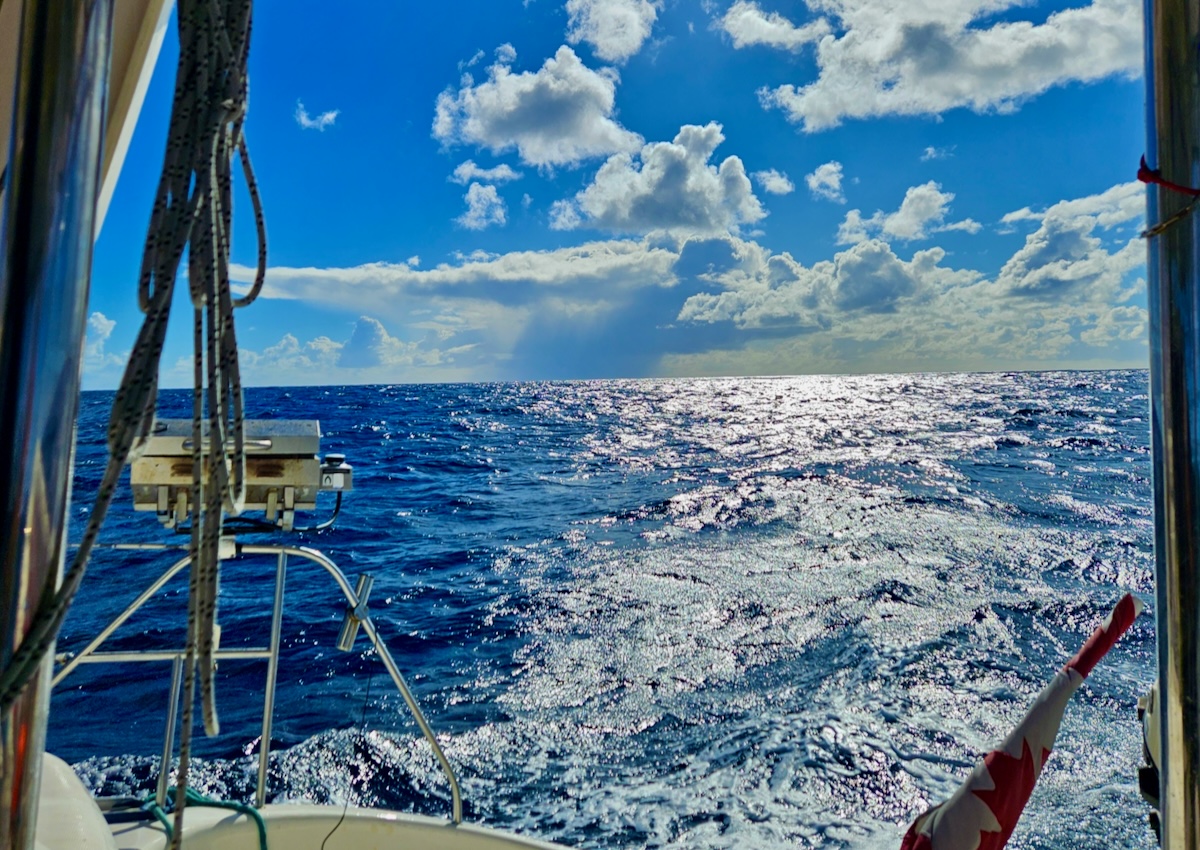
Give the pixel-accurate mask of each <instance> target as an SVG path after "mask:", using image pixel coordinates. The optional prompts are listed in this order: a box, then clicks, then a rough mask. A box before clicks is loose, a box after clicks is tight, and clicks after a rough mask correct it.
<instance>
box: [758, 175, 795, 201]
mask: <svg viewBox="0 0 1200 850" xmlns="http://www.w3.org/2000/svg"><path fill="white" fill-rule="evenodd" d="M750 176H751V177H753V178H754V180H755V182H756V183H758V185H759V186H761V187H762V190H763V191H764V192H769V193H770V194H772V195H789V194H791V193H792V192H795V191H796V184H795V183H793V182H792V181H791V180H790V179H788V176H787V175H786V174H784V173H783V172H782V171H776V170H775V169H774V168H768V169H767V170H766V171H756V172H754V173H753V174H752V175H750Z"/></svg>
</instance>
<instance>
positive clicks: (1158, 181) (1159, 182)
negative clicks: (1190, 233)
mask: <svg viewBox="0 0 1200 850" xmlns="http://www.w3.org/2000/svg"><path fill="white" fill-rule="evenodd" d="M1137 179H1138V180H1141V181H1142V182H1143V183H1149V184H1151V185H1154V186H1162V187H1163V188H1164V189H1170V190H1171V191H1172V192H1178V193H1179V194H1181V195H1191V196H1192V197H1193V198H1197V197H1200V189H1193V188H1192V187H1191V186H1182V185H1180V184H1179V183H1172V182H1171V181H1170V180H1165V179H1164V178H1163V176H1162V172H1161V171H1159V170H1158V169H1157V168H1155V169H1151V168H1150V166H1148V165H1146V157H1145V156H1143V157H1142V162H1141V164H1140V165H1139V166H1138V173H1137ZM1083 675H1085V676H1086V675H1087V673H1084V674H1083Z"/></svg>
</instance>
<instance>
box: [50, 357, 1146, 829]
mask: <svg viewBox="0 0 1200 850" xmlns="http://www.w3.org/2000/svg"><path fill="white" fill-rule="evenodd" d="M1147 381H1148V378H1147V373H1146V372H1144V371H1113V372H1053V373H1013V374H945V375H886V376H881V375H877V376H858V377H799V378H774V379H743V378H739V379H705V380H642V381H590V382H578V383H575V382H554V383H536V382H534V383H510V384H463V385H441V386H371V387H341V388H324V387H321V388H291V389H254V390H249V391H248V394H247V402H248V403H247V408H248V415H249V416H251V417H253V418H288V419H304V418H318V419H320V420H321V425H322V431H323V434H324V439H323V443H322V447H323V450H324V451H341V452H345V454H346V455H347V461H348V462H349V463H350V464H352V465H353V466H354V475H355V490H354V492H353V493H351V494H349V495H348V496H347V498H346V500H345V505H344V508H343V512H342V515H341V517H340V518H339V520H338V522H337V524H336V526H335V527H334V528H332V529H329V530H327V531H323V532H319V533H309V534H298V535H295V534H294V535H287V536H284V535H278V536H277V537H278V539H281V540H283V541H284V542H288V543H293V544H294V543H301V542H302V543H304V544H305V545H310V546H314V547H316V548H318V549H321V550H322V551H324V552H325V553H327V554H328V555H329V556H330V557H331V558H332V559H333V560H334V561H336V562H337V563H338V564H339V565H340V566H341V567H342V569H343V570H344V571H345V572H346V573H347V574H349V575H350V576H351V579H352V580H353V577H354V575H356V574H358V573H362V572H369V573H371V574H373V575H374V576H375V588H374V592H373V594H372V597H371V611H372V615H373V617H374V618H375V620H376V623H377V625H378V628H379V631H380V633H381V634H382V636H383V637H384V639H385V640H386V641H387V643H388V646H389V647H390V648H391V650H392V652H393V654H394V655H395V657H396V660H397V662H398V663H399V665H400V667H401V668H402V669H403V670H404V671H405V673H406V675H407V676H408V678H409V682H410V684H411V685H412V686H413V688H414V690H415V691H416V693H417V694H418V697H419V699H420V700H421V702H422V704H423V705H424V707H425V710H426V713H427V715H428V717H429V718H430V721H431V722H432V723H433V725H434V726H435V728H436V729H437V730H438V731H439V734H440V736H441V741H442V744H443V746H444V748H445V750H446V753H447V755H448V757H449V758H450V760H451V762H452V763H453V764H454V765H455V767H456V768H457V770H458V771H459V775H460V778H461V781H462V784H463V793H464V797H465V799H466V812H467V817H468V818H469V819H471V820H476V821H481V822H483V823H487V824H492V825H497V826H501V827H503V828H506V829H510V830H514V831H517V832H520V833H524V834H530V835H535V836H538V837H542V838H546V839H549V840H555V841H561V842H563V843H565V844H569V845H573V846H576V847H580V848H601V847H606V848H607V847H617V848H621V847H627V848H634V847H679V848H684V847H686V848H727V847H728V848H734V847H737V848H783V847H823V848H895V847H898V846H899V837H900V835H901V834H902V832H903V830H904V828H905V827H906V826H907V823H908V821H909V820H911V818H912V817H913V816H914V815H915V814H917V813H918V812H919V811H921V810H922V809H923V808H924V807H925V806H926V805H928V804H930V803H932V802H936V801H938V800H940V799H943V798H945V797H946V796H948V795H949V794H950V793H951V792H952V791H953V790H954V788H955V787H956V786H957V784H958V783H959V781H961V779H962V778H963V776H964V775H965V774H966V772H967V771H968V770H969V769H970V766H971V765H972V764H973V762H974V760H975V759H976V758H977V757H978V756H979V755H980V754H981V753H982V752H984V751H986V750H989V749H991V748H993V747H994V746H996V745H997V744H998V742H999V741H1000V740H1001V739H1002V738H1003V737H1004V735H1005V734H1007V732H1008V731H1009V729H1010V728H1011V726H1012V725H1014V724H1015V723H1016V721H1017V720H1018V719H1019V718H1020V717H1021V716H1022V715H1023V714H1024V712H1025V710H1026V709H1027V707H1028V705H1029V703H1030V702H1031V700H1032V699H1033V697H1034V696H1035V695H1036V693H1037V692H1038V691H1039V690H1040V689H1041V687H1042V686H1043V685H1044V684H1045V682H1046V681H1048V680H1049V678H1050V677H1051V676H1052V675H1053V673H1054V671H1055V670H1056V669H1057V668H1058V667H1059V666H1061V665H1062V663H1063V662H1065V661H1066V659H1067V658H1068V657H1070V655H1071V654H1073V653H1074V651H1075V650H1076V649H1077V648H1078V646H1079V644H1080V643H1082V641H1083V640H1084V639H1085V638H1086V636H1087V635H1088V634H1089V633H1090V631H1091V630H1092V629H1093V628H1094V626H1095V625H1096V624H1097V623H1098V621H1099V620H1101V619H1102V618H1103V617H1104V616H1105V614H1106V613H1107V610H1108V609H1109V607H1110V606H1111V605H1112V604H1113V603H1114V602H1115V601H1116V599H1117V598H1118V597H1119V595H1120V593H1121V592H1123V591H1127V590H1129V591H1133V592H1135V593H1138V594H1140V595H1141V596H1142V598H1143V599H1145V600H1146V601H1147V602H1151V601H1152V597H1153V559H1152V553H1151V547H1152V537H1153V523H1152V516H1151V492H1150V457H1149V447H1148V444H1149V435H1148V430H1149V417H1148V399H1147ZM110 404H111V394H108V393H87V394H85V395H84V401H83V413H82V418H81V423H80V429H79V435H80V436H79V449H78V460H77V475H76V480H75V489H74V493H75V501H74V504H75V508H74V512H75V524H74V526H73V528H72V532H73V535H74V536H75V538H77V537H78V535H79V533H80V529H81V527H82V521H83V519H84V518H85V516H86V511H87V505H88V503H89V502H90V498H91V496H92V494H93V493H94V492H95V488H96V486H97V483H98V480H99V475H100V471H101V469H102V466H103V462H104V449H103V433H104V427H105V423H106V421H107V416H108V409H109V405H110ZM161 408H162V411H161V412H162V415H166V416H188V415H189V411H190V400H189V396H188V394H187V393H182V392H166V393H164V394H163V399H162V403H161ZM118 499H119V502H120V504H119V505H118V506H117V508H115V509H114V515H113V517H112V518H111V520H110V522H109V524H108V526H107V532H106V534H105V538H106V539H107V540H108V541H110V542H117V541H164V540H165V541H167V542H172V543H174V542H178V540H177V539H172V537H171V535H169V534H167V533H164V532H162V531H160V530H159V529H158V526H157V523H156V522H155V520H154V519H153V516H152V515H150V514H135V513H134V512H133V511H132V509H131V507H130V498H129V495H128V491H127V490H126V491H124V492H123V493H122V495H120V496H119V497H118ZM330 506H331V504H330V505H326V504H323V505H322V510H321V511H319V512H318V514H316V515H314V516H313V519H318V518H320V517H321V516H323V515H324V512H325V511H327V510H328V508H329V507H330ZM253 539H254V540H255V541H256V542H268V541H272V540H273V539H274V538H272V537H271V536H256V537H255V538H253ZM174 557H175V556H173V555H170V554H165V553H161V552H158V553H155V552H148V553H146V552H138V553H130V552H116V551H112V550H106V551H102V552H100V553H99V554H98V555H97V557H96V558H95V560H94V563H93V566H92V568H91V571H90V573H89V575H88V577H87V579H86V580H85V583H84V588H83V591H82V594H81V597H82V598H81V600H80V601H79V602H77V603H76V606H75V609H74V610H73V611H72V613H71V615H70V618H69V619H68V621H67V623H66V626H65V628H64V631H63V636H62V638H61V640H60V643H59V650H60V651H65V650H78V649H80V648H81V647H82V646H83V645H84V644H85V643H86V642H87V640H88V639H89V637H90V636H91V635H92V634H93V633H94V632H95V631H97V630H98V629H99V628H100V627H102V626H103V625H104V623H106V622H107V621H108V620H109V619H110V618H111V617H113V616H114V615H115V614H116V613H118V612H119V611H120V610H121V609H122V608H123V607H124V606H125V604H127V603H128V602H129V601H131V600H132V599H133V597H134V596H136V595H137V593H138V592H139V591H140V589H141V588H142V587H144V586H145V585H147V584H149V582H150V581H151V580H152V579H153V578H154V577H155V576H156V575H157V574H158V573H159V572H161V571H162V570H163V569H165V568H166V566H168V565H169V563H170V562H171V560H173V558H174ZM274 569H275V565H274V561H273V559H269V558H268V559H253V560H245V561H240V562H234V563H228V564H226V565H225V567H224V571H223V579H222V591H221V593H222V595H221V623H222V627H223V631H222V646H223V647H225V648H232V647H238V646H252V645H265V643H266V640H267V626H268V623H269V614H270V604H271V593H272V582H273V577H274ZM342 608H343V605H342V603H341V599H340V594H339V593H338V591H337V589H336V587H335V586H334V585H333V584H332V583H331V581H330V580H328V579H327V578H326V577H325V575H324V573H323V572H322V571H321V570H320V569H319V568H317V567H315V566H312V565H308V564H306V563H304V562H300V561H293V562H292V563H291V567H290V572H289V577H288V597H287V602H286V605H285V620H284V629H283V652H282V661H281V669H280V681H279V696H278V702H277V705H276V710H275V729H274V733H273V736H272V747H273V748H274V750H273V752H272V755H271V776H270V785H269V795H268V796H269V798H270V799H273V800H275V801H301V800H311V801H316V802H330V801H332V802H337V803H342V802H345V801H350V802H352V803H355V804H363V805H376V806H387V807H391V808H397V809H401V810H410V811H418V812H423V813H428V814H435V815H443V814H445V813H447V811H448V800H449V793H448V791H447V789H446V787H445V785H444V783H443V781H442V778H441V774H440V773H439V771H438V769H437V766H436V763H435V762H434V760H433V757H432V755H431V753H430V751H429V748H428V746H427V745H426V744H425V743H424V742H422V741H420V740H419V735H418V733H417V732H416V730H415V727H414V725H413V724H412V723H411V721H410V719H409V718H408V716H407V713H406V711H405V708H404V705H403V702H402V700H401V699H400V697H399V695H398V694H397V693H396V692H395V691H394V689H393V688H392V686H391V683H390V681H389V680H388V679H387V676H386V674H385V673H384V672H383V668H382V666H381V665H380V664H379V663H378V661H377V660H376V659H375V658H373V657H372V655H371V653H370V652H369V651H368V649H367V642H366V640H365V638H362V637H360V638H359V643H358V644H357V646H356V647H355V651H354V652H352V653H348V654H344V653H339V652H337V651H336V649H335V648H334V646H333V644H334V640H335V638H336V635H337V630H338V627H339V625H340V622H341V617H342ZM185 616H186V578H184V577H180V578H179V579H177V580H176V581H174V582H173V583H172V584H170V585H168V589H167V590H166V591H165V592H164V593H163V595H162V596H161V598H159V599H157V600H155V601H154V602H153V603H151V604H150V605H148V606H147V608H146V609H144V610H143V612H142V613H140V614H139V615H138V616H136V617H135V618H134V619H133V620H131V621H130V622H129V623H128V624H126V626H124V627H123V628H122V629H121V630H120V631H119V632H118V633H117V635H116V636H115V637H114V638H113V639H112V641H110V644H109V646H108V647H107V648H112V649H121V648H126V649H128V648H140V647H151V646H155V647H169V646H178V645H180V644H181V642H182V634H183V629H184V621H185ZM1153 670H1154V635H1153V628H1152V618H1151V617H1150V616H1143V618H1142V619H1141V621H1139V623H1138V624H1137V625H1135V627H1134V628H1133V629H1132V630H1131V632H1130V633H1129V634H1128V635H1127V636H1126V638H1125V639H1124V640H1123V641H1122V643H1121V644H1120V645H1119V646H1118V647H1117V649H1115V650H1114V652H1113V653H1112V654H1111V655H1110V656H1109V658H1107V659H1106V660H1105V661H1104V662H1103V663H1102V664H1101V666H1100V667H1098V668H1097V670H1096V671H1095V672H1094V673H1093V674H1092V676H1091V677H1090V678H1089V679H1088V681H1087V682H1086V683H1085V685H1084V686H1083V688H1082V689H1081V690H1080V692H1079V693H1078V694H1077V695H1076V696H1075V698H1074V699H1073V701H1072V703H1071V704H1070V706H1069V708H1068V711H1067V715H1066V719H1065V721H1064V723H1063V728H1062V731H1061V732H1060V734H1059V738H1058V744H1057V747H1056V749H1055V752H1054V754H1053V756H1052V757H1051V759H1050V761H1049V763H1048V765H1047V767H1046V770H1045V772H1044V773H1043V775H1042V778H1041V781H1040V782H1039V784H1038V788H1037V789H1036V791H1035V793H1034V796H1033V799H1032V800H1031V802H1030V804H1029V807H1028V809H1027V810H1026V813H1025V816H1024V817H1023V818H1022V821H1021V824H1020V826H1019V827H1018V830H1017V833H1016V834H1015V835H1014V837H1013V839H1012V841H1011V842H1010V845H1009V846H1010V847H1016V848H1089V850H1090V848H1094V847H1101V846H1102V847H1109V848H1112V847H1131V848H1151V847H1153V846H1155V844H1154V840H1153V835H1152V833H1150V831H1149V829H1148V828H1147V826H1146V807H1145V805H1144V804H1143V803H1142V801H1141V799H1140V797H1139V795H1138V792H1137V786H1136V768H1137V765H1138V763H1139V761H1140V756H1141V743H1140V728H1139V726H1138V723H1137V720H1136V714H1135V702H1136V699H1137V696H1138V695H1139V694H1141V693H1142V692H1144V691H1145V690H1146V689H1147V688H1148V686H1149V683H1150V681H1151V679H1152V677H1153ZM168 673H169V670H168V668H167V665H165V664H154V665H145V664H143V665H140V666H137V667H134V666H124V667H104V668H99V667H91V668H81V669H80V670H78V671H76V672H75V673H73V674H72V675H71V676H70V677H69V678H68V679H67V680H66V681H65V682H63V683H62V685H60V686H59V688H58V689H57V690H56V692H55V695H54V697H53V701H52V719H51V727H50V733H49V748H50V749H51V750H52V751H54V752H57V753H58V754H60V755H62V756H63V757H65V758H67V759H68V760H69V761H71V762H73V763H74V764H75V767H76V769H77V770H78V771H79V773H80V775H81V776H83V778H84V780H85V782H86V783H87V784H88V785H89V786H90V787H92V788H93V790H95V791H96V792H98V793H100V792H103V793H106V794H112V793H128V792H130V791H133V790H139V791H141V790H146V789H150V788H152V787H153V783H154V777H155V771H156V769H157V759H156V756H155V754H156V753H157V752H158V751H159V750H160V748H161V741H162V731H163V712H164V710H165V706H166V693H167V685H168V682H169V675H168ZM264 675H265V664H263V663H252V662H241V663H234V662H222V664H221V669H220V671H219V675H218V709H219V713H220V716H221V721H222V734H221V735H219V736H217V737H216V738H211V739H206V738H204V737H203V735H202V733H198V737H197V748H198V750H199V752H200V753H201V755H202V756H203V759H202V761H201V763H200V765H199V767H198V768H197V774H196V776H195V782H196V784H197V785H198V786H199V787H200V788H201V790H205V791H208V792H210V793H214V794H219V795H223V796H227V797H231V798H237V799H250V798H252V796H253V783H254V775H255V771H256V765H257V755H256V752H257V747H258V735H259V725H260V723H261V712H262V706H261V688H262V683H263V678H264ZM364 710H365V714H364ZM364 716H365V723H364V721H363V718H364ZM364 726H365V729H364Z"/></svg>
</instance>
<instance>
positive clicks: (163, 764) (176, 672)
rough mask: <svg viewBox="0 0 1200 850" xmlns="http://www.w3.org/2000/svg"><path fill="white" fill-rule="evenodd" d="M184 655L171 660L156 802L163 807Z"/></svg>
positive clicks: (172, 746)
mask: <svg viewBox="0 0 1200 850" xmlns="http://www.w3.org/2000/svg"><path fill="white" fill-rule="evenodd" d="M183 662H184V656H182V655H176V656H175V659H174V661H172V662H171V694H170V696H169V697H168V698H167V728H166V729H165V730H164V731H163V748H162V760H161V761H160V762H159V767H158V787H157V788H155V790H154V802H155V803H157V804H158V806H159V808H162V807H163V806H165V805H166V804H167V780H168V778H169V775H170V773H171V754H172V753H174V752H175V718H176V717H178V715H179V689H180V688H181V687H182V686H183Z"/></svg>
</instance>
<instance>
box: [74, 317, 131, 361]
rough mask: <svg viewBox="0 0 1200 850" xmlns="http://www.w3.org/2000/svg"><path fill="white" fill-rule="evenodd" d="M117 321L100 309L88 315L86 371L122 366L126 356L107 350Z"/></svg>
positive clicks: (85, 355) (85, 339) (85, 349)
mask: <svg viewBox="0 0 1200 850" xmlns="http://www.w3.org/2000/svg"><path fill="white" fill-rule="evenodd" d="M116 327H117V323H116V322H115V321H113V320H112V319H110V318H108V316H106V315H104V314H103V313H101V312H100V311H99V310H97V311H95V312H93V313H92V314H91V315H90V316H88V321H87V335H86V337H85V338H84V344H83V368H84V371H85V372H100V371H103V370H104V369H107V368H109V367H114V366H121V365H123V364H124V362H125V358H124V357H121V356H119V355H117V354H111V353H109V352H107V351H105V347H106V346H107V344H108V341H109V339H110V338H111V337H112V334H113V330H114V329H115V328H116Z"/></svg>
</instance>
